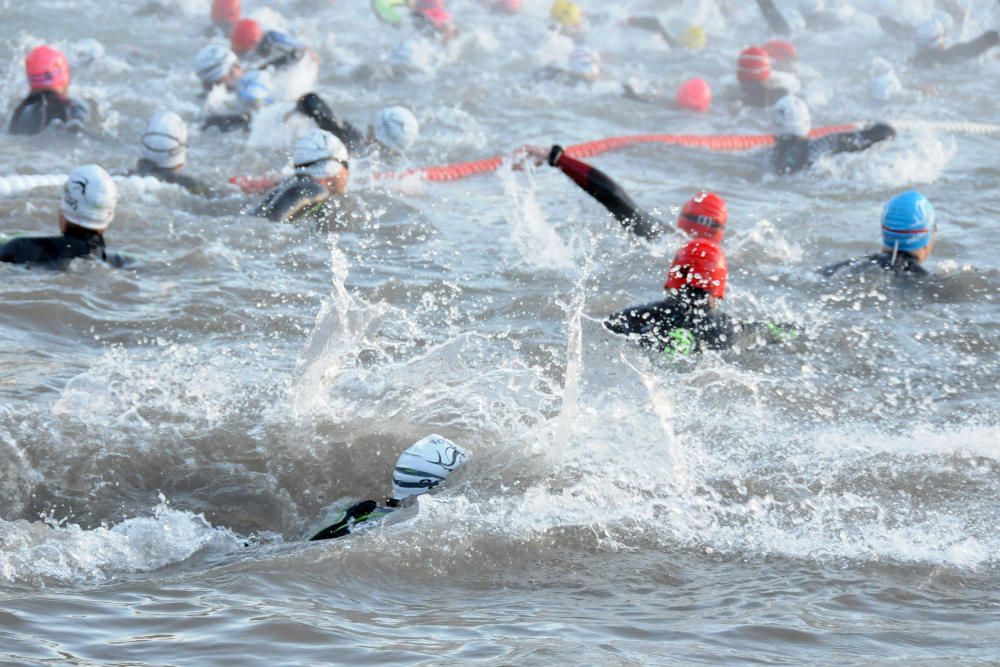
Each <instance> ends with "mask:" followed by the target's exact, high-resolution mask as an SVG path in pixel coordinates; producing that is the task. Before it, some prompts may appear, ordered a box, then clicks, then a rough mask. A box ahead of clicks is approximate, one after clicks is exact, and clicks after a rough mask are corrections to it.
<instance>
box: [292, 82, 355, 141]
mask: <svg viewBox="0 0 1000 667" xmlns="http://www.w3.org/2000/svg"><path fill="white" fill-rule="evenodd" d="M295 109H296V110H297V111H298V112H299V113H301V114H302V115H304V116H308V117H309V118H312V119H313V121H314V122H315V123H316V126H317V127H318V128H319V129H321V130H325V131H327V132H329V133H330V134H332V135H334V136H335V137H337V138H338V139H340V140H341V141H342V142H344V146H346V147H347V150H348V151H352V152H353V151H356V150H358V149H359V148H361V147H362V146H364V144H365V135H364V133H363V132H362V131H361V130H359V129H358V128H356V127H355V126H354V125H351V124H350V123H349V122H347V121H346V120H343V119H340V118H337V116H336V114H334V113H333V109H331V108H330V107H329V105H327V103H326V102H324V101H323V99H322V98H321V97H320V96H319V95H317V94H316V93H306V94H305V95H303V96H302V97H300V98H299V99H298V101H297V102H296V103H295Z"/></svg>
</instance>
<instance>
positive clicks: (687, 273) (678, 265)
mask: <svg viewBox="0 0 1000 667" xmlns="http://www.w3.org/2000/svg"><path fill="white" fill-rule="evenodd" d="M728 276H729V265H728V264H727V263H726V254H725V253H724V252H723V251H722V248H721V247H719V244H718V243H715V242H714V241H709V240H708V239H691V240H690V241H688V243H687V245H686V246H684V247H683V248H681V249H680V250H679V251H677V255H676V256H675V257H674V261H673V263H671V265H670V272H669V273H668V274H667V282H666V283H664V285H663V289H668V290H680V289H681V288H682V287H685V286H689V287H695V288H697V289H700V290H703V291H704V292H706V293H708V294H709V295H710V296H714V297H715V298H717V299H721V298H723V297H724V296H725V295H726V279H727V278H728Z"/></svg>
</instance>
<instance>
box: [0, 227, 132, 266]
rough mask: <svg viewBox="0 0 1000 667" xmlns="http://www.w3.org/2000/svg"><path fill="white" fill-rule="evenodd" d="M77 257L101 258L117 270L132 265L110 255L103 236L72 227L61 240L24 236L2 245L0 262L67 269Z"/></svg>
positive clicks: (0, 246) (49, 237)
mask: <svg viewBox="0 0 1000 667" xmlns="http://www.w3.org/2000/svg"><path fill="white" fill-rule="evenodd" d="M77 257H94V258H99V259H101V260H103V261H105V262H107V263H108V264H110V265H111V266H114V267H116V268H119V267H122V266H125V265H126V264H128V263H130V260H129V259H128V258H126V257H123V256H122V255H118V254H115V253H109V252H108V251H107V250H106V249H105V247H104V237H103V236H102V235H101V234H98V233H97V232H93V231H90V230H89V229H82V228H80V227H75V226H70V227H69V228H68V229H67V230H66V233H65V234H63V235H62V236H35V237H32V236H24V237H20V238H16V239H11V240H10V241H7V242H6V243H4V244H3V245H0V262H10V263H11V264H41V265H45V266H47V267H49V268H65V267H66V265H67V264H69V262H70V261H71V260H73V259H76V258H77Z"/></svg>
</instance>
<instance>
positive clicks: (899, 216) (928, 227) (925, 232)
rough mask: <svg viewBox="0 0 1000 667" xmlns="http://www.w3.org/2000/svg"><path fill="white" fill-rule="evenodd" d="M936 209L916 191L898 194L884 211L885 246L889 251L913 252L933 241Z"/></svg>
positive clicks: (883, 235) (883, 241)
mask: <svg viewBox="0 0 1000 667" xmlns="http://www.w3.org/2000/svg"><path fill="white" fill-rule="evenodd" d="M934 229H935V222H934V207H933V206H931V203H930V201H928V199H927V197H925V196H923V195H922V194H920V193H919V192H916V191H915V190H909V191H907V192H904V193H902V194H899V195H896V196H895V197H893V198H892V199H890V200H889V203H888V204H886V205H885V208H883V209H882V244H883V245H884V246H885V247H886V248H891V249H894V250H902V251H905V252H910V251H913V250H920V249H921V248H924V247H926V246H927V244H928V243H930V242H931V234H932V233H933V232H934Z"/></svg>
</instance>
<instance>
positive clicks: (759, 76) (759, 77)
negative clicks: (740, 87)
mask: <svg viewBox="0 0 1000 667" xmlns="http://www.w3.org/2000/svg"><path fill="white" fill-rule="evenodd" d="M736 78H737V79H739V81H740V82H741V83H751V82H755V83H763V82H765V81H767V80H768V79H770V78H771V56H770V55H769V54H768V53H767V51H765V50H764V49H763V48H761V47H759V46H751V47H749V48H746V49H743V50H742V51H740V57H739V60H737V62H736Z"/></svg>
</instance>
